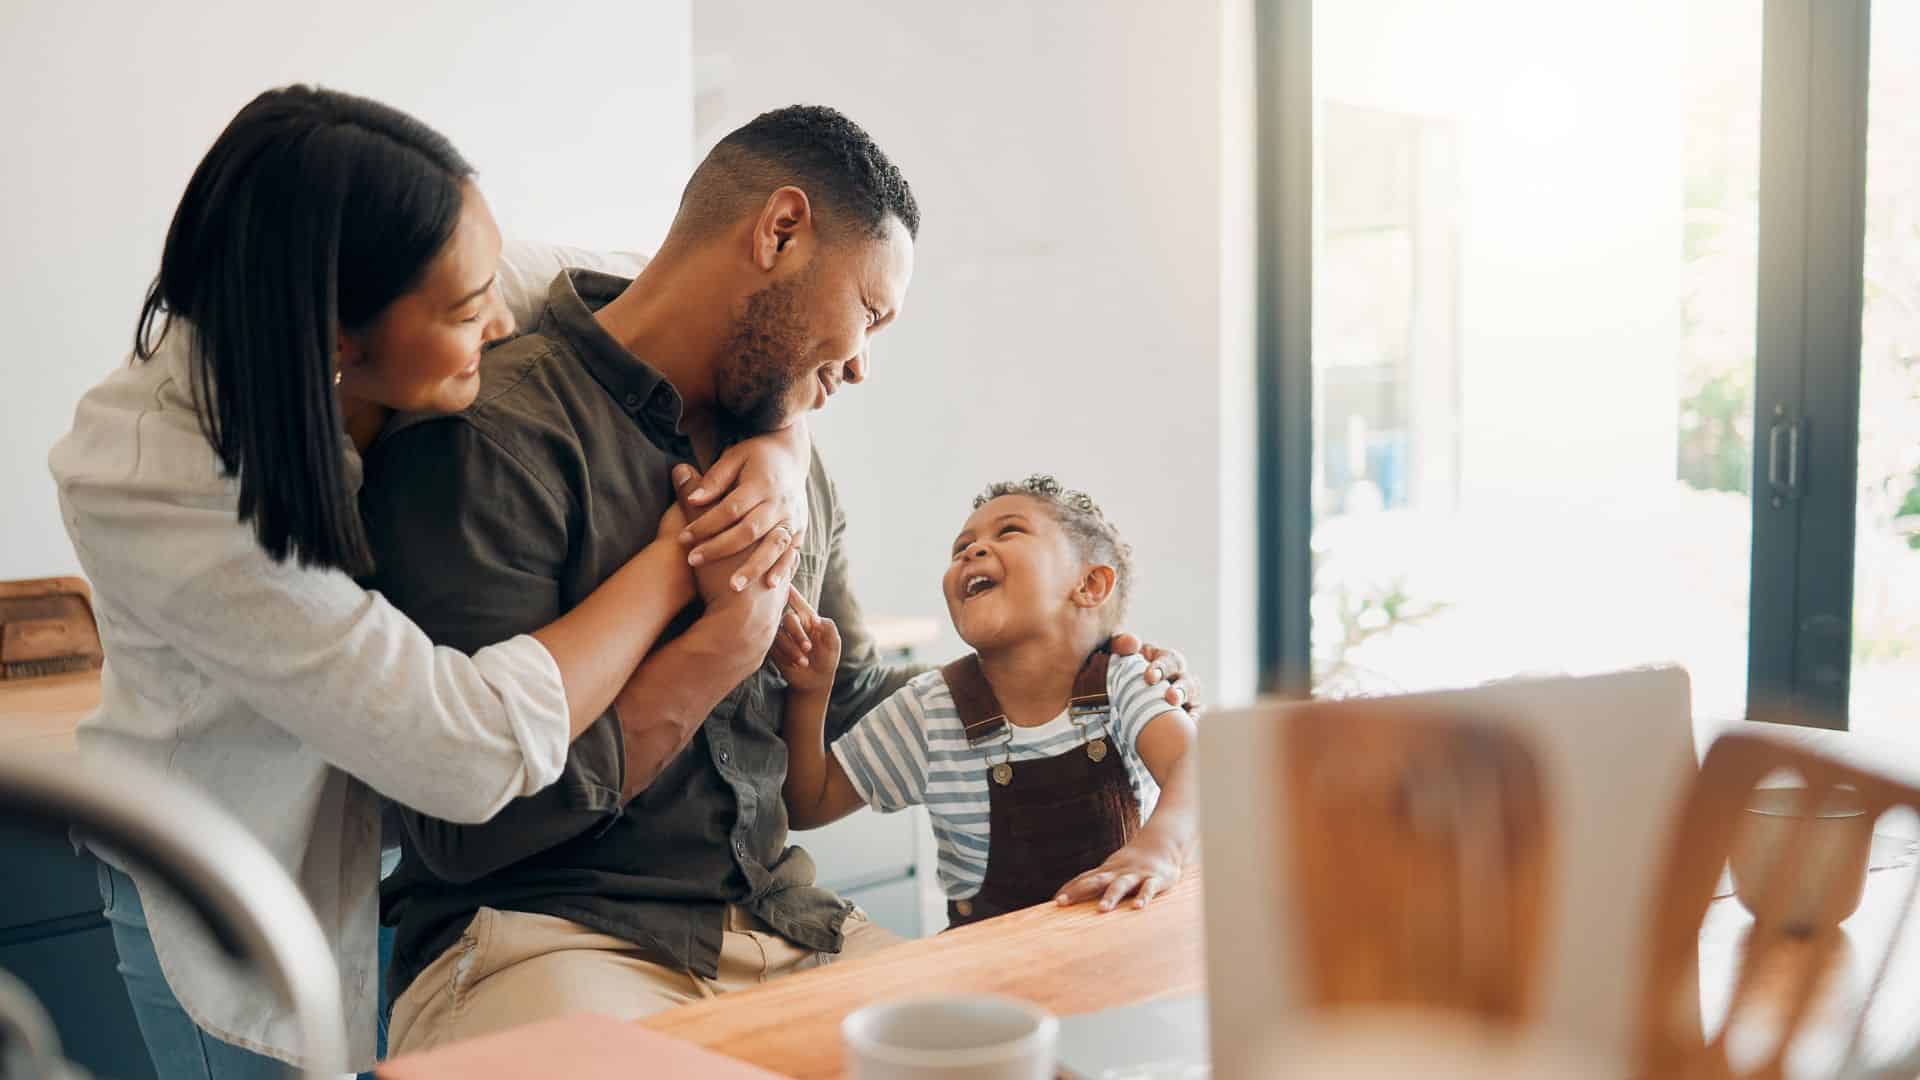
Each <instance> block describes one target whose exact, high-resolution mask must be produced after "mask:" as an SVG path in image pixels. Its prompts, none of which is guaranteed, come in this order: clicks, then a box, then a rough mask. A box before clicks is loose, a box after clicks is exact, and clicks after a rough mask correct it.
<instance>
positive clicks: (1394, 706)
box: [1278, 702, 1554, 1028]
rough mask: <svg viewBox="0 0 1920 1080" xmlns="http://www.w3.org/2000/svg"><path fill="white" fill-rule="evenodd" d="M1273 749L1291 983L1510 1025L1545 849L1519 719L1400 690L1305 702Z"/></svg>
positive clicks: (1537, 779) (1343, 1000) (1533, 944)
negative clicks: (1455, 708) (1399, 695)
mask: <svg viewBox="0 0 1920 1080" xmlns="http://www.w3.org/2000/svg"><path fill="white" fill-rule="evenodd" d="M1278 749H1279V750H1280V752H1281V757H1282V760H1281V761H1280V762H1279V768H1280V770H1281V772H1280V775H1281V776H1283V777H1284V778H1285V779H1284V790H1285V792H1286V795H1285V799H1286V802H1287V804H1288V810H1287V815H1286V816H1287V827H1288V828H1289V831H1290V834H1291V835H1290V837H1289V838H1288V842H1287V844H1286V845H1285V846H1286V847H1287V848H1288V849H1289V850H1290V851H1291V853H1292V858H1291V863H1292V865H1291V868H1290V873H1289V877H1290V878H1291V881H1292V882H1293V886H1292V887H1293V888H1294V889H1295V895H1296V896H1297V897H1298V900H1297V906H1296V908H1295V919H1296V928H1297V931H1298V932H1297V935H1296V937H1297V941H1298V945H1297V948H1298V949H1299V950H1300V951H1299V958H1300V968H1301V973H1302V976H1303V978H1302V983H1303V986H1302V989H1303V992H1304V995H1305V998H1306V1001H1307V1003H1308V1004H1310V1005H1312V1006H1314V1007H1317V1008H1321V1009H1343V1008H1347V1007H1354V1006H1359V1007H1374V1006H1382V1007H1410V1008H1415V1009H1422V1010H1437V1011H1440V1012H1446V1013H1452V1014H1455V1015H1458V1016H1462V1017H1463V1018H1470V1019H1474V1020H1480V1021H1486V1022H1489V1023H1491V1024H1493V1025H1495V1026H1499V1027H1512V1028H1519V1027H1522V1026H1524V1025H1525V1024H1526V1022H1527V1021H1528V1020H1529V1019H1530V1016H1531V1013H1532V1011H1533V1006H1534V1003H1535V1002H1536V1001H1537V999H1538V994H1537V992H1536V984H1537V982H1538V979H1537V973H1538V970H1539V966H1540V965H1539V960H1540V954H1541V939H1542V923H1543V915H1544V912H1545V911H1546V909H1547V906H1548V904H1547V892H1548V889H1549V882H1550V881H1551V876H1552V875H1551V873H1550V871H1551V867H1550V865H1549V863H1550V860H1551V859H1552V857H1553V855H1554V853H1553V852H1552V851H1551V845H1550V844H1549V841H1548V836H1547V826H1546V821H1547V806H1546V801H1547V794H1546V792H1545V790H1544V784H1543V782H1542V779H1541V773H1540V769H1539V767H1538V766H1537V765H1536V763H1535V761H1534V758H1533V755H1532V754H1531V753H1530V752H1529V750H1528V748H1527V746H1526V744H1525V743H1524V742H1523V741H1522V740H1521V738H1520V736H1518V735H1517V734H1515V733H1513V732H1511V731H1508V730H1503V729H1502V728H1500V727H1497V726H1493V725H1490V724H1483V723H1478V722H1476V721H1475V720H1474V719H1472V718H1471V717H1468V716H1464V715H1461V714H1455V713H1449V712H1446V711H1441V710H1434V709H1431V708H1429V709H1421V708H1418V707H1410V706H1408V705H1406V704H1404V703H1391V702H1381V703H1365V702H1345V703H1339V704H1328V705H1325V706H1324V707H1319V708H1313V707H1309V708H1306V709H1302V710H1300V711H1299V712H1297V713H1296V714H1295V715H1294V716H1293V717H1292V718H1291V719H1290V721H1289V722H1288V728H1287V730H1286V732H1285V733H1284V734H1283V736H1282V738H1281V741H1280V743H1279V746H1278Z"/></svg>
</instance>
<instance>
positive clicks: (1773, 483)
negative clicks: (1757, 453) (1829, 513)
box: [1767, 420, 1805, 506]
mask: <svg viewBox="0 0 1920 1080" xmlns="http://www.w3.org/2000/svg"><path fill="white" fill-rule="evenodd" d="M1804 426H1805V422H1804V421H1801V420H1791V421H1789V420H1776V421H1774V423H1773V426H1772V427H1770V428H1768V429H1767V487H1768V488H1770V489H1772V491H1773V498H1774V505H1775V506H1778V505H1780V504H1781V503H1782V502H1784V501H1786V500H1789V499H1797V498H1799V497H1800V495H1801V490H1800V486H1801V485H1800V457H1801V455H1800V442H1801V435H1800V431H1801V428H1802V427H1804Z"/></svg>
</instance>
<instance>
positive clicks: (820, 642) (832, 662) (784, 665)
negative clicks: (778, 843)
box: [773, 591, 866, 829]
mask: <svg viewBox="0 0 1920 1080" xmlns="http://www.w3.org/2000/svg"><path fill="white" fill-rule="evenodd" d="M773 659H774V663H776V664H778V665H779V667H780V674H781V675H783V676H785V677H786V680H787V685H788V687H789V689H788V691H787V713H786V722H785V724H784V726H783V727H782V729H781V736H782V737H783V738H785V739H786V741H787V782H786V785H785V786H784V787H783V788H782V789H781V794H782V795H783V796H785V798H786V803H787V824H788V825H789V826H791V827H792V828H795V829H816V828H819V827H820V826H822V825H826V824H829V823H831V822H835V821H839V820H840V819H841V818H843V817H846V816H847V815H848V814H851V813H853V812H854V811H855V810H858V809H859V808H860V807H862V806H865V805H866V800H865V799H863V798H861V797H860V793H859V792H857V791H855V790H854V788H853V783H852V782H851V781H850V780H848V779H847V773H846V770H845V769H843V768H841V767H840V762H839V760H838V759H836V758H835V757H834V756H833V755H832V754H831V753H829V752H828V751H827V746H826V725H827V701H828V699H829V698H830V696H831V695H832V693H833V677H834V672H835V671H836V670H837V669H838V668H839V666H840V631H839V628H838V627H836V626H834V624H833V620H832V619H828V618H823V617H821V616H819V615H816V614H814V612H813V609H812V608H811V607H809V606H808V604H807V601H806V599H805V598H804V597H802V596H801V595H800V593H799V592H798V591H794V592H792V593H791V594H790V595H789V596H788V597H787V614H786V617H785V618H784V619H783V620H782V621H781V627H780V633H779V634H778V635H777V636H775V638H774V642H773Z"/></svg>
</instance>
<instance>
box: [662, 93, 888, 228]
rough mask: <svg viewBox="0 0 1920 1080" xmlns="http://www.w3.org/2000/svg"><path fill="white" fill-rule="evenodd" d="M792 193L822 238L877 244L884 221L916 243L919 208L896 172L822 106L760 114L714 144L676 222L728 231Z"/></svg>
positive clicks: (855, 129) (869, 142) (868, 140)
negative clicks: (846, 232)
mask: <svg viewBox="0 0 1920 1080" xmlns="http://www.w3.org/2000/svg"><path fill="white" fill-rule="evenodd" d="M787 185H792V186H793V187H797V188H799V189H800V190H801V191H804V192H806V193H807V199H808V200H809V201H810V202H811V203H812V205H813V213H814V216H815V218H816V219H817V220H818V222H819V224H820V228H821V229H822V230H823V231H830V230H840V229H847V228H850V229H852V230H853V232H854V234H855V235H859V236H863V237H878V236H880V235H882V233H883V232H884V231H885V229H886V224H887V219H888V218H897V219H898V220H899V222H900V224H901V225H903V226H905V227H906V230H907V235H908V236H911V237H915V238H918V237H919V235H920V205H919V204H918V203H916V202H914V201H913V189H912V188H910V187H908V186H907V178H906V177H905V176H902V175H901V174H900V169H899V167H898V166H896V165H894V163H893V162H892V161H891V160H889V159H888V158H887V155H886V154H884V153H882V152H881V150H880V148H879V147H878V146H876V145H874V142H873V139H872V137H871V136H869V135H868V134H867V133H866V131H865V130H863V129H862V128H861V127H860V125H859V124H856V123H854V122H853V121H851V120H849V119H847V118H846V116H845V115H843V114H842V113H841V112H840V111H839V110H837V109H830V108H828V107H826V106H824V105H789V106H787V107H786V108H784V109H775V110H773V111H772V112H764V113H761V114H760V115H759V116H756V117H754V118H753V119H752V120H750V121H748V122H747V124H746V125H745V126H744V127H741V128H739V129H737V130H735V131H734V132H733V133H732V134H730V135H728V136H727V137H726V138H724V139H721V140H720V142H719V144H718V145H716V146H715V147H714V148H713V150H712V151H711V152H709V153H708V154H707V156H706V160H704V161H702V162H701V163H700V167H699V168H697V169H695V170H694V171H693V177H692V179H690V180H688V181H687V187H686V190H685V191H683V192H682V193H681V195H680V213H679V217H678V219H677V220H678V221H679V222H681V223H684V224H686V225H688V226H690V227H691V228H692V230H693V231H694V232H695V233H696V234H700V233H706V232H709V231H711V230H713V229H716V228H720V227H723V226H726V225H731V224H733V223H734V222H735V221H738V220H739V219H740V218H741V217H742V216H743V215H745V214H747V213H749V212H752V211H755V210H758V209H759V207H760V205H761V204H762V203H764V202H765V201H766V198H767V196H769V195H771V194H773V192H774V191H775V190H777V189H779V188H781V187H785V186H787Z"/></svg>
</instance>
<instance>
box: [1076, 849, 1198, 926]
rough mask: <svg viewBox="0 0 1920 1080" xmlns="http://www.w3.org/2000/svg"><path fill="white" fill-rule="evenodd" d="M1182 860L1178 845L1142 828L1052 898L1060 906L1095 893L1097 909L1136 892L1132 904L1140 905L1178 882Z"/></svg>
mask: <svg viewBox="0 0 1920 1080" xmlns="http://www.w3.org/2000/svg"><path fill="white" fill-rule="evenodd" d="M1186 862H1187V860H1186V856H1185V854H1184V853H1183V852H1182V851H1181V850H1180V847H1179V846H1178V845H1176V844H1173V843H1169V842H1166V841H1163V840H1161V839H1159V838H1158V837H1155V836H1151V835H1149V834H1148V833H1147V832H1145V831H1142V832H1140V833H1139V834H1138V835H1136V836H1134V838H1133V842H1132V843H1130V844H1128V845H1127V846H1125V847H1123V848H1121V849H1120V850H1119V851H1116V852H1114V853H1113V854H1112V855H1109V856H1107V861H1106V862H1103V863H1101V864H1100V865H1099V866H1096V867H1094V868H1093V869H1091V870H1089V871H1087V872H1086V873H1084V874H1081V875H1080V876H1079V877H1077V878H1074V879H1073V880H1072V881H1069V882H1067V883H1066V885H1064V886H1062V887H1061V889H1060V894H1059V895H1058V896H1057V897H1055V900H1056V901H1058V902H1059V904H1060V905H1061V906H1062V907H1064V906H1066V905H1069V904H1078V903H1081V902H1082V901H1086V900H1091V899H1093V898H1094V897H1096V896H1097V897H1099V898H1100V910H1101V911H1112V910H1113V909H1114V908H1116V907H1118V906H1119V905H1120V903H1121V902H1122V901H1124V900H1126V898H1127V897H1129V896H1135V895H1136V894H1137V895H1138V899H1136V900H1134V902H1133V906H1134V907H1136V908H1143V907H1146V906H1147V905H1148V904H1149V903H1151V902H1152V900H1153V898H1154V897H1156V896H1158V895H1160V894H1161V893H1163V892H1166V891H1167V890H1168V889H1171V888H1173V887H1174V886H1175V885H1177V884H1179V882H1180V875H1181V874H1182V873H1185V872H1186Z"/></svg>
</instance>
